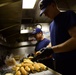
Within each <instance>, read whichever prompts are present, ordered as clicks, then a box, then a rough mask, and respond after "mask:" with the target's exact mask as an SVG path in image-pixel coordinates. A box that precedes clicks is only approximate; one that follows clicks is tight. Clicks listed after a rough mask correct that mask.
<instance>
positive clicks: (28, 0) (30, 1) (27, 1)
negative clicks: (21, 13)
mask: <svg viewBox="0 0 76 75" xmlns="http://www.w3.org/2000/svg"><path fill="white" fill-rule="evenodd" d="M35 3H36V0H23V1H22V8H23V9H33V8H34V5H35Z"/></svg>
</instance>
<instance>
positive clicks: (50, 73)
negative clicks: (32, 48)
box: [29, 69, 62, 75]
mask: <svg viewBox="0 0 76 75" xmlns="http://www.w3.org/2000/svg"><path fill="white" fill-rule="evenodd" d="M29 75H62V74H60V73H58V72H56V71H54V70H52V69H48V70H46V71H42V72H36V73H31V74H29Z"/></svg>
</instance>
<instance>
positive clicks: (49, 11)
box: [39, 0, 59, 19]
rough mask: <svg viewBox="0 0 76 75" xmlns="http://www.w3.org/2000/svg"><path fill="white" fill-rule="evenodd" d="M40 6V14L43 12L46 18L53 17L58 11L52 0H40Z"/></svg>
mask: <svg viewBox="0 0 76 75" xmlns="http://www.w3.org/2000/svg"><path fill="white" fill-rule="evenodd" d="M39 6H40V10H41V11H40V16H42V14H43V13H44V14H45V16H47V17H48V18H51V19H54V18H55V16H56V15H57V14H58V13H59V10H58V7H57V4H56V2H55V1H54V0H41V1H40V2H39Z"/></svg>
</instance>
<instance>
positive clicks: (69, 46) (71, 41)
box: [51, 27, 76, 53]
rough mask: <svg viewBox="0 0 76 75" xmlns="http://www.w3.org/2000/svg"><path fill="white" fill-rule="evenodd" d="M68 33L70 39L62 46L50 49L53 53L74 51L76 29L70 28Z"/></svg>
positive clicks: (75, 46)
mask: <svg viewBox="0 0 76 75" xmlns="http://www.w3.org/2000/svg"><path fill="white" fill-rule="evenodd" d="M68 32H69V34H70V36H71V38H70V39H68V40H67V41H65V42H64V43H62V44H59V45H56V46H53V47H51V48H52V49H53V51H54V52H55V53H60V52H68V51H72V50H74V49H76V27H73V28H71V29H70V30H69V31H68ZM65 37H66V36H65Z"/></svg>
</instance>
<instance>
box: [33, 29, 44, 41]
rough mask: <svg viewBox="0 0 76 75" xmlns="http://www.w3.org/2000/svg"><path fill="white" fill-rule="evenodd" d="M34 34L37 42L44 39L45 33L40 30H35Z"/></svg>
mask: <svg viewBox="0 0 76 75" xmlns="http://www.w3.org/2000/svg"><path fill="white" fill-rule="evenodd" d="M32 34H33V35H34V37H35V38H36V40H37V41H39V40H42V38H43V32H42V30H41V29H40V28H36V29H34V30H33V32H32Z"/></svg>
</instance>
